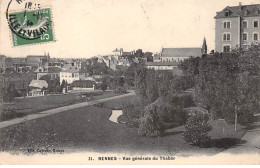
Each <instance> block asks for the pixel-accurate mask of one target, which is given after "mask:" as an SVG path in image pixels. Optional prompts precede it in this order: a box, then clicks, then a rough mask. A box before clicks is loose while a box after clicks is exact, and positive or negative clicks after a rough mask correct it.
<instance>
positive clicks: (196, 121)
mask: <svg viewBox="0 0 260 168" xmlns="http://www.w3.org/2000/svg"><path fill="white" fill-rule="evenodd" d="M208 121H209V114H208V112H207V111H206V110H204V109H200V108H193V109H191V111H190V113H189V118H188V121H187V123H186V125H185V132H184V139H185V140H186V141H187V142H190V143H191V144H194V145H197V146H203V145H206V143H207V142H209V139H210V138H209V137H208V133H209V131H210V130H211V129H212V127H211V126H210V125H209V123H208Z"/></svg>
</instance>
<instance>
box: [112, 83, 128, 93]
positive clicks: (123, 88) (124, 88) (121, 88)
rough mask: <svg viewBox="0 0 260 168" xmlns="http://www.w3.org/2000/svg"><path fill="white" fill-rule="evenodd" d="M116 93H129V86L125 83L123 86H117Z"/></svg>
mask: <svg viewBox="0 0 260 168" xmlns="http://www.w3.org/2000/svg"><path fill="white" fill-rule="evenodd" d="M114 92H115V93H127V86H126V85H125V84H124V85H123V86H116V87H115V89H114Z"/></svg>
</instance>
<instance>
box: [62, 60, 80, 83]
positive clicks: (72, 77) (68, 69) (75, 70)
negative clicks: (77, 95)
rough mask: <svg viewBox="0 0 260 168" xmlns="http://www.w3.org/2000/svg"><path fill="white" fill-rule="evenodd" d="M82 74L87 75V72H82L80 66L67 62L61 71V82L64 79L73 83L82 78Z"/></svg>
mask: <svg viewBox="0 0 260 168" xmlns="http://www.w3.org/2000/svg"><path fill="white" fill-rule="evenodd" d="M80 76H82V78H83V77H85V73H82V71H81V70H80V69H79V67H78V66H76V65H74V64H72V65H71V64H66V65H64V66H63V67H62V70H61V71H60V83H62V81H63V80H64V81H67V83H68V84H71V83H73V82H74V81H76V80H80V78H81V77H80Z"/></svg>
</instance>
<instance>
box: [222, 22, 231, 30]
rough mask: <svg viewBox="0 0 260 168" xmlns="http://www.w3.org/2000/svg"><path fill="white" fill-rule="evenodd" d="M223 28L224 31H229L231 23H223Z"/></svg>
mask: <svg viewBox="0 0 260 168" xmlns="http://www.w3.org/2000/svg"><path fill="white" fill-rule="evenodd" d="M223 27H224V29H230V28H231V22H230V21H225V22H223Z"/></svg>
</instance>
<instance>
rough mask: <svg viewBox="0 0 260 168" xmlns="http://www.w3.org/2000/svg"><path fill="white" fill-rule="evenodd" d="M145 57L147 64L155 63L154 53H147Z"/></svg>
mask: <svg viewBox="0 0 260 168" xmlns="http://www.w3.org/2000/svg"><path fill="white" fill-rule="evenodd" d="M144 57H145V58H146V59H147V62H153V53H151V52H145V53H144Z"/></svg>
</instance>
